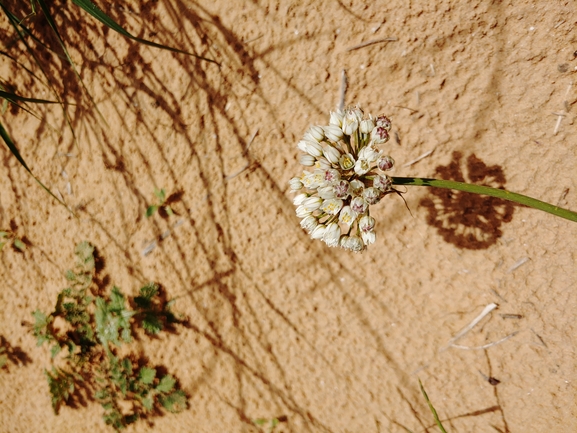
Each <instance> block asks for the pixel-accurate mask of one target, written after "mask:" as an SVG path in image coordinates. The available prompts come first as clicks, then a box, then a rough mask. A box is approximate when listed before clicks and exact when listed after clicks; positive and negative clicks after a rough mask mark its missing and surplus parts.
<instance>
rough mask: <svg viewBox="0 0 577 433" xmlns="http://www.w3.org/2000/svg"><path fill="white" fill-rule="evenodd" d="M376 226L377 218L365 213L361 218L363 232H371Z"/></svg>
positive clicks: (360, 227)
mask: <svg viewBox="0 0 577 433" xmlns="http://www.w3.org/2000/svg"><path fill="white" fill-rule="evenodd" d="M374 228H375V219H374V218H373V217H372V216H369V215H363V216H362V217H361V219H360V220H359V229H360V230H361V232H362V233H366V232H370V231H372V230H373V229H374Z"/></svg>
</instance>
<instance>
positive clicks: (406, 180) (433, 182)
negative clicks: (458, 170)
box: [391, 177, 577, 222]
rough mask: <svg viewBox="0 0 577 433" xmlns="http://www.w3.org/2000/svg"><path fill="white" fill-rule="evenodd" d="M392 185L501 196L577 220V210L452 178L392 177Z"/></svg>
mask: <svg viewBox="0 0 577 433" xmlns="http://www.w3.org/2000/svg"><path fill="white" fill-rule="evenodd" d="M391 179H392V181H393V185H413V186H432V187H436V188H447V189H456V190H459V191H464V192H471V193H473V194H483V195H490V196H491V197H497V198H502V199H504V200H509V201H512V202H515V203H519V204H523V205H525V206H529V207H532V208H535V209H539V210H542V211H544V212H549V213H550V214H553V215H556V216H558V217H561V218H565V219H568V220H570V221H575V222H577V212H573V211H570V210H568V209H563V208H560V207H558V206H553V205H552V204H549V203H545V202H544V201H541V200H536V199H534V198H531V197H527V196H526V195H522V194H517V193H514V192H510V191H505V190H504V189H497V188H491V187H489V186H482V185H473V184H470V183H464V182H455V181H453V180H439V179H427V178H423V177H392V178H391Z"/></svg>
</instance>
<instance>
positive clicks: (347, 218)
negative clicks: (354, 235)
mask: <svg viewBox="0 0 577 433" xmlns="http://www.w3.org/2000/svg"><path fill="white" fill-rule="evenodd" d="M356 219H357V213H356V212H355V211H354V210H352V209H351V207H350V206H345V207H343V209H342V210H341V213H340V214H339V221H340V222H341V223H343V224H346V225H348V226H350V225H351V224H352V223H354V222H355V220H356Z"/></svg>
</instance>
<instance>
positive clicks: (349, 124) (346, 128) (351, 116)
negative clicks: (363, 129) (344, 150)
mask: <svg viewBox="0 0 577 433" xmlns="http://www.w3.org/2000/svg"><path fill="white" fill-rule="evenodd" d="M361 119H362V116H361V118H359V117H358V116H357V113H356V111H354V110H347V112H346V113H345V117H344V119H343V126H342V129H343V134H345V135H353V134H354V133H355V131H356V130H357V129H358V128H359V122H360V121H361Z"/></svg>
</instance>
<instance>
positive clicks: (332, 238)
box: [323, 223, 341, 247]
mask: <svg viewBox="0 0 577 433" xmlns="http://www.w3.org/2000/svg"><path fill="white" fill-rule="evenodd" d="M340 237H341V228H340V227H339V225H338V224H337V223H330V224H329V225H327V228H326V230H325V232H324V234H323V241H325V242H326V244H327V245H328V246H329V247H338V246H339V239H340Z"/></svg>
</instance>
